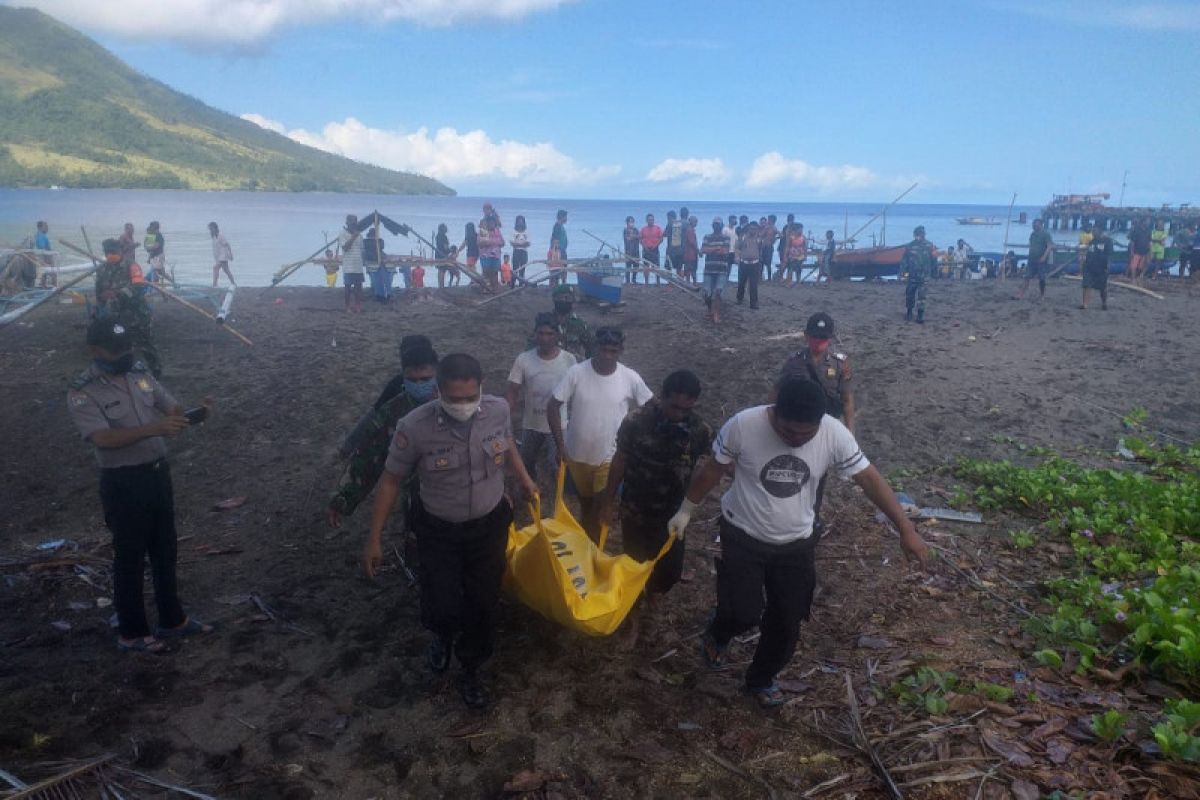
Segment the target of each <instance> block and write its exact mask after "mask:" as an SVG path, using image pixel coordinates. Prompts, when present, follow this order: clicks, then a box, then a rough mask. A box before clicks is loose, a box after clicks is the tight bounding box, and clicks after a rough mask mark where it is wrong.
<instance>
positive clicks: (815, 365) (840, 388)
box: [779, 348, 850, 416]
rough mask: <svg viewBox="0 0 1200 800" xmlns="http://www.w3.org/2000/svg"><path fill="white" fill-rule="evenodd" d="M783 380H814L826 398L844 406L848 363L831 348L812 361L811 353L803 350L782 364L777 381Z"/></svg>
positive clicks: (848, 386) (848, 387)
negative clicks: (823, 391)
mask: <svg viewBox="0 0 1200 800" xmlns="http://www.w3.org/2000/svg"><path fill="white" fill-rule="evenodd" d="M784 378H808V379H809V380H815V381H816V382H817V383H819V384H820V385H821V388H822V389H824V390H825V396H826V397H827V398H829V399H830V400H834V401H836V402H838V403H841V404H843V405H844V404H845V400H846V398H845V393H846V392H848V391H850V362H849V361H847V360H846V356H844V355H842V354H841V353H835V352H833V349H832V348H826V350H825V353H824V354H823V355H822V356H821V357H820V358H817V359H816V360H813V355H812V353H811V352H810V351H809V350H808V349H807V348H805V349H804V350H801V351H800V352H798V353H796V354H795V355H793V356H792V357H791V358H789V359H788V360H787V361H786V362H784V364H783V369H781V370H780V371H779V379H780V380H783V379H784ZM830 413H833V412H832V411H831V412H830ZM834 416H841V414H835V415H834Z"/></svg>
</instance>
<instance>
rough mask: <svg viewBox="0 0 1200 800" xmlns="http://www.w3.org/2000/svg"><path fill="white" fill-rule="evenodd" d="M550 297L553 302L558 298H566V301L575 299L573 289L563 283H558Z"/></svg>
mask: <svg viewBox="0 0 1200 800" xmlns="http://www.w3.org/2000/svg"><path fill="white" fill-rule="evenodd" d="M550 296H551V297H553V298H554V299H555V300H557V299H558V298H560V297H563V298H566V299H568V300H574V299H575V287H573V286H568V285H567V284H565V283H560V284H559V285H558V286H555V287H554V291H553V292H551V293H550Z"/></svg>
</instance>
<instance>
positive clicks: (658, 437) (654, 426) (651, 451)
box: [600, 370, 713, 639]
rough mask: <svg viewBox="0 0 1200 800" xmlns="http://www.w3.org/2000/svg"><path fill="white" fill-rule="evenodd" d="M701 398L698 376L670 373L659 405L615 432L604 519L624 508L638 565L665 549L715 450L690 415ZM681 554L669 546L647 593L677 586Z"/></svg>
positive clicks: (629, 550) (625, 537)
mask: <svg viewBox="0 0 1200 800" xmlns="http://www.w3.org/2000/svg"><path fill="white" fill-rule="evenodd" d="M699 397H700V379H699V378H697V377H696V376H695V374H693V373H692V372H689V371H688V370H678V371H676V372H672V373H671V374H670V375H668V376H667V379H666V380H665V381H663V389H662V397H661V399H660V398H654V399H652V400H650V402H648V403H646V404H645V405H644V406H642V407H641V408H638V409H635V410H633V411H631V412H629V414H628V416H626V417H625V419H624V421H623V422H621V427H620V428H619V429H618V431H617V452H616V455H615V456H613V460H612V465H611V466H610V467H609V472H608V488H607V490H606V493H605V506H604V508H603V509H602V510H601V517H600V518H601V519H611V517H612V513H613V509H615V508H616V507H617V504H618V503H619V504H620V519H621V539H622V541H623V542H624V544H625V553H626V555H629V556H632V557H633V558H635V559H637V560H638V561H649V560H651V559H653V558H654V557H655V556H657V555H658V551H659V550H661V549H662V546H663V545H664V544H665V543H666V541H667V522H668V521H669V520H670V519H671V516H672V515H673V514H674V513H675V511H676V509H677V508H678V507H679V505H678V504H679V503H680V502H681V501H682V500H683V497H684V492H685V491H686V490H687V487H688V483H689V482H690V481H691V479H692V472H693V470H695V468H696V465H697V463H698V462H699V461H700V459H701V458H702V457H703V456H704V455H705V454H706V453H707V452H708V451H709V448H710V447H711V446H712V438H713V432H712V428H710V427H709V426H708V424H707V423H705V422H704V420H702V419H701V418H700V417H699V416H697V415H696V414H695V413H694V412H693V411H692V408H693V407H694V406H695V405H696V401H697V400H698V399H699ZM622 484H623V487H622ZM618 490H619V491H620V493H619V494H618ZM683 552H684V543H683V541H676V542H674V543H673V544H672V545H671V549H670V550H668V551H667V552H666V554H665V555H664V556H663V557H662V559H661V560H659V562H658V563H657V564H656V565H655V566H654V572H652V573H651V575H650V580H649V581H648V582H647V583H646V591H647V592H648V593H652V594H662V593H665V592H666V591H668V590H669V589H670V588H671V587H672V586H674V585H675V584H676V583H678V582H679V579H680V577H681V576H682V575H683ZM630 628H631V630H630V631H629V633H628V635H629V636H630V637H631V638H633V639H636V637H637V616H636V615H633V616H631V618H630Z"/></svg>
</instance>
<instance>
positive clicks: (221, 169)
mask: <svg viewBox="0 0 1200 800" xmlns="http://www.w3.org/2000/svg"><path fill="white" fill-rule="evenodd" d="M54 184H58V185H60V186H78V187H119V188H153V189H252V190H263V191H297V192H300V191H334V192H371V193H381V194H453V193H454V192H453V190H452V189H449V188H448V187H446V186H445V185H444V184H442V183H439V182H438V181H436V180H434V179H432V178H427V177H425V176H423V175H416V174H413V173H408V172H396V171H394V170H389V169H384V168H382V167H375V166H371V165H369V164H363V163H360V162H357V161H352V160H350V159H347V158H342V157H341V156H335V155H332V154H330V153H324V152H322V151H320V150H316V149H314V148H311V147H306V146H304V145H302V144H299V143H297V142H294V141H292V140H291V139H289V138H287V137H286V136H281V135H280V134H277V133H273V132H272V131H267V130H264V129H262V128H260V127H258V126H257V125H255V124H253V123H251V122H247V121H245V120H243V119H240V118H238V117H235V116H233V115H231V114H226V113H225V112H222V111H218V110H217V109H215V108H212V107H210V106H207V105H205V104H204V103H201V102H200V101H199V100H196V99H195V98H193V97H188V96H187V95H185V94H181V93H180V92H177V91H175V90H174V89H171V88H170V87H169V86H166V85H164V84H162V83H160V82H158V81H156V80H154V79H152V78H148V77H146V76H145V75H141V74H139V73H138V72H136V71H134V70H133V69H131V68H130V67H129V66H128V65H127V64H125V63H124V62H123V61H121V60H120V59H118V58H117V57H116V56H114V55H113V54H112V53H110V52H108V51H107V50H105V49H104V48H103V47H101V46H100V45H98V44H97V43H96V42H94V41H92V40H91V39H89V38H88V37H86V36H84V35H83V34H81V33H79V32H78V31H76V30H74V29H72V28H69V27H67V26H66V25H63V24H62V23H60V22H58V21H56V20H54V19H52V18H50V17H48V16H46V15H45V14H43V13H41V12H40V11H35V10H33V9H25V8H10V7H7V6H0V186H50V185H54Z"/></svg>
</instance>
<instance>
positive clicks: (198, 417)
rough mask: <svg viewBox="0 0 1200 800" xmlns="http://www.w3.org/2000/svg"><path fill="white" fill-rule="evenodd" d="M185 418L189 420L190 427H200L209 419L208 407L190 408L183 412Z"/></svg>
mask: <svg viewBox="0 0 1200 800" xmlns="http://www.w3.org/2000/svg"><path fill="white" fill-rule="evenodd" d="M183 416H184V417H186V418H187V421H188V424H189V425H199V424H200V423H201V422H204V420H206V419H208V406H196V407H195V408H189V409H188V410H187V411H185V412H183Z"/></svg>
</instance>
